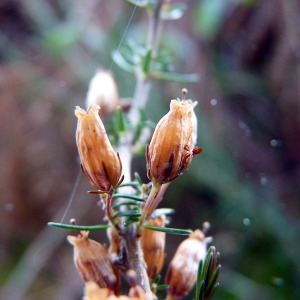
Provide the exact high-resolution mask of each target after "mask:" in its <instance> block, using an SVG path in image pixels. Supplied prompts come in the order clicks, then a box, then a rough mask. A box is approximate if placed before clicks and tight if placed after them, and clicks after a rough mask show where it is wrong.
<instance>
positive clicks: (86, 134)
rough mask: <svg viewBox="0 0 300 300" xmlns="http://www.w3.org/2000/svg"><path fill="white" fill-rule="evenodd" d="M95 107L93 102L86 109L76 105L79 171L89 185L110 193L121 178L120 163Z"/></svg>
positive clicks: (96, 106)
mask: <svg viewBox="0 0 300 300" xmlns="http://www.w3.org/2000/svg"><path fill="white" fill-rule="evenodd" d="M99 109H100V108H99V106H98V105H96V104H93V105H91V106H90V108H89V109H88V111H87V112H86V111H85V110H83V109H82V108H80V107H79V106H76V109H75V115H76V116H77V118H78V123H77V130H76V143H77V148H78V152H79V155H80V159H81V166H82V170H83V172H84V174H85V175H86V176H87V177H88V178H89V180H90V182H91V184H92V185H94V186H95V187H96V188H97V189H98V190H100V191H101V192H106V193H112V191H113V189H114V188H116V187H117V186H118V185H119V184H120V183H121V181H122V179H123V178H121V174H122V163H121V160H120V157H119V154H118V153H115V152H114V149H113V147H112V145H111V143H110V141H109V139H108V136H107V133H106V131H105V128H104V125H103V123H102V121H101V119H100V117H99V114H98V111H99Z"/></svg>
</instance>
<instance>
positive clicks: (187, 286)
mask: <svg viewBox="0 0 300 300" xmlns="http://www.w3.org/2000/svg"><path fill="white" fill-rule="evenodd" d="M211 239H212V238H211V237H205V235H204V234H203V232H202V231H201V230H199V229H197V230H195V231H194V232H193V233H192V234H191V235H190V236H189V237H188V238H187V239H185V240H184V241H183V242H181V244H180V245H179V246H178V248H177V250H176V252H175V254H174V257H173V259H172V260H171V262H170V264H169V266H168V270H167V274H166V279H165V281H166V284H168V285H169V288H168V294H170V295H172V296H174V297H178V298H180V297H184V296H185V295H187V293H188V292H189V291H190V290H191V289H192V287H193V286H194V284H195V282H196V278H197V272H198V265H199V262H200V260H203V259H204V258H205V255H206V251H207V243H209V242H210V241H211Z"/></svg>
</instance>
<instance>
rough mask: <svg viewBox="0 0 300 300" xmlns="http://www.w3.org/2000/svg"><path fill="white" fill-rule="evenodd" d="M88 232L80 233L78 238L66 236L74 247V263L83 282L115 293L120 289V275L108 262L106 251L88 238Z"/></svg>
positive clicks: (109, 261)
mask: <svg viewBox="0 0 300 300" xmlns="http://www.w3.org/2000/svg"><path fill="white" fill-rule="evenodd" d="M88 233H89V232H88V231H81V232H80V234H79V235H78V237H76V236H71V235H69V236H68V241H69V243H70V244H72V245H73V246H74V263H75V266H76V268H77V270H78V272H79V274H80V276H81V277H82V279H83V281H84V282H88V281H93V282H95V283H97V284H98V286H99V287H101V288H108V289H110V290H113V291H114V292H115V293H117V292H118V291H119V289H120V275H119V273H118V270H117V269H116V268H115V266H114V265H113V263H112V262H111V260H110V257H109V255H108V252H107V250H106V249H105V248H104V247H103V246H102V245H101V244H100V243H98V242H96V241H94V240H91V239H89V238H88Z"/></svg>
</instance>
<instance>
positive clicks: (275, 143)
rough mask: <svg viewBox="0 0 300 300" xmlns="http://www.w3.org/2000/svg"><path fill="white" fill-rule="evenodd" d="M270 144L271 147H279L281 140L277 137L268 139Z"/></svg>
mask: <svg viewBox="0 0 300 300" xmlns="http://www.w3.org/2000/svg"><path fill="white" fill-rule="evenodd" d="M270 145H271V146H272V147H280V146H281V145H282V141H281V140H278V139H272V140H271V141H270Z"/></svg>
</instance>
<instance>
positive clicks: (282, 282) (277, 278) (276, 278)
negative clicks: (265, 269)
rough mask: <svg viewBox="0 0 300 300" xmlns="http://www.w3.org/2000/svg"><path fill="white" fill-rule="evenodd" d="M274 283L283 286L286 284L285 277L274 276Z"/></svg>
mask: <svg viewBox="0 0 300 300" xmlns="http://www.w3.org/2000/svg"><path fill="white" fill-rule="evenodd" d="M272 283H273V284H274V285H276V286H283V285H284V284H285V282H284V279H283V278H280V277H273V278H272Z"/></svg>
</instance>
